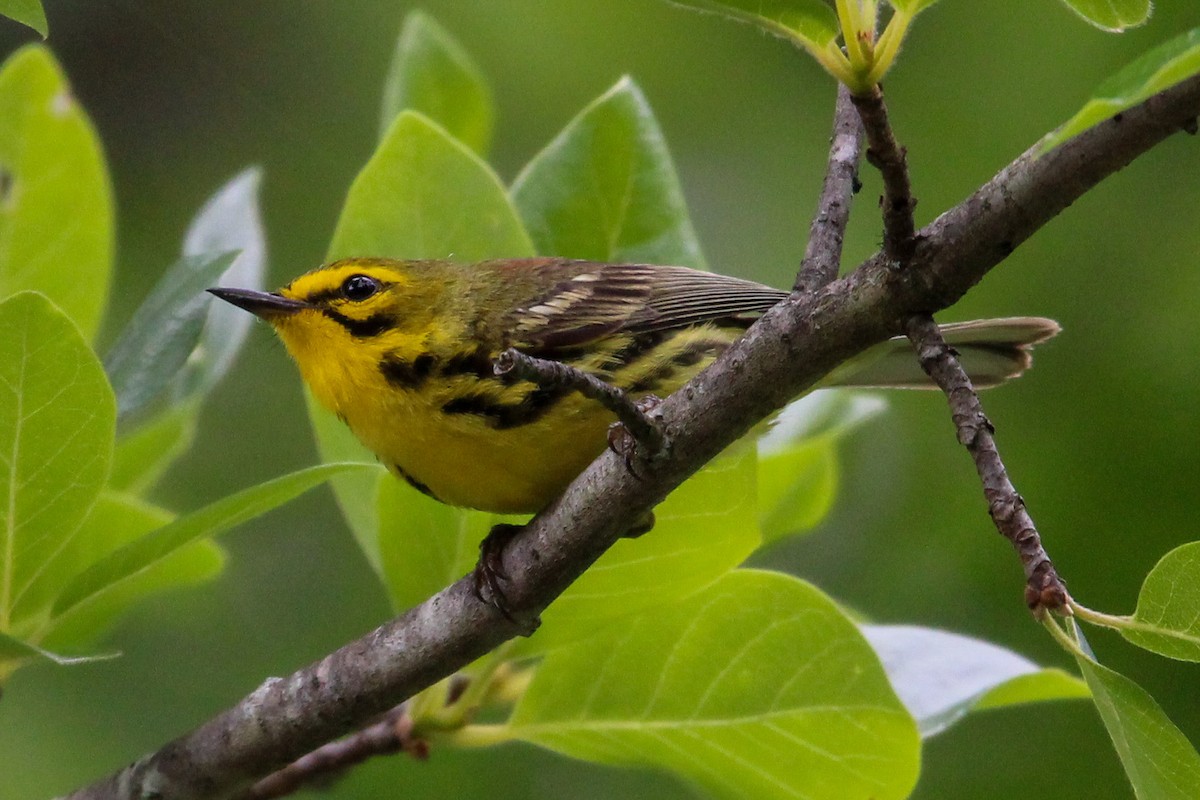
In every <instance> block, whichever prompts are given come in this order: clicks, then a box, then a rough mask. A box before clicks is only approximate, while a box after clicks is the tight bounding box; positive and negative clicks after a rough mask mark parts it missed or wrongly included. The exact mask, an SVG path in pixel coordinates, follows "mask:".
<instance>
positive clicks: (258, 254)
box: [172, 167, 267, 402]
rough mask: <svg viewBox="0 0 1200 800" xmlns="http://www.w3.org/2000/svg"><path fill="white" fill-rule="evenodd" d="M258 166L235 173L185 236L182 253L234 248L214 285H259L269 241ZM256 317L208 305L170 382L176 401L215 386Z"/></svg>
mask: <svg viewBox="0 0 1200 800" xmlns="http://www.w3.org/2000/svg"><path fill="white" fill-rule="evenodd" d="M261 183H262V170H261V169H259V168H258V167H250V168H249V169H246V170H243V171H242V172H240V173H238V175H237V176H235V177H234V178H233V179H232V180H230V181H229V182H228V183H226V184H225V185H224V186H222V187H221V188H220V189H218V190H217V192H216V193H215V194H214V195H213V196H212V197H210V198H209V199H208V202H206V203H205V204H204V207H203V208H201V209H200V212H199V213H198V214H197V215H196V217H195V219H193V220H192V224H191V226H190V227H189V228H188V232H187V235H186V236H185V237H184V240H183V255H185V256H192V257H197V258H199V257H203V256H212V255H213V254H214V253H229V252H236V253H237V256H236V257H235V258H234V259H233V263H232V264H230V265H229V268H228V269H226V270H225V272H224V273H222V274H221V276H220V278H218V279H217V280H216V281H215V282H214V284H215V285H220V286H233V287H236V288H238V289H260V290H261V289H262V288H263V279H264V277H265V275H266V269H267V240H266V234H265V233H264V232H263V223H262V214H261V213H260V212H259V209H258V190H259V185H260V184H261ZM253 321H254V318H253V317H252V316H251V315H250V314H247V313H246V312H245V311H243V310H241V309H240V308H237V307H235V306H233V305H230V304H229V303H209V304H208V316H207V318H206V319H205V321H204V331H203V333H201V334H200V341H199V343H198V344H197V345H196V347H195V348H194V349H193V350H192V352H191V353H190V354H189V356H188V359H187V362H186V364H185V365H184V367H183V369H182V370H181V371H180V372H179V374H178V375H177V376H176V377H175V379H174V380H173V382H172V394H173V395H174V397H175V399H176V402H180V401H182V400H184V399H187V398H192V397H199V396H203V395H205V394H207V393H208V392H209V390H211V389H212V387H213V386H215V385H216V384H217V382H218V381H219V380H221V378H222V377H224V375H225V373H226V372H227V371H228V370H229V367H230V366H231V365H232V364H233V359H234V358H235V357H236V356H237V353H238V350H240V349H241V347H242V343H243V342H244V341H245V340H246V334H247V333H249V331H250V326H251V324H253Z"/></svg>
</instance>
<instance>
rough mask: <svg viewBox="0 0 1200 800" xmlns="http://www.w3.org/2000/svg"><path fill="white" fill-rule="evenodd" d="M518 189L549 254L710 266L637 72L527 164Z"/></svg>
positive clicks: (532, 229) (517, 197) (526, 216)
mask: <svg viewBox="0 0 1200 800" xmlns="http://www.w3.org/2000/svg"><path fill="white" fill-rule="evenodd" d="M512 196H513V202H515V203H516V205H517V208H518V209H519V211H520V213H521V218H522V219H523V220H524V221H525V226H526V228H527V229H528V230H529V233H530V235H531V236H532V237H533V241H534V243H535V244H536V245H537V249H538V252H539V253H542V254H544V255H554V256H569V257H572V258H589V259H592V260H595V261H617V262H633V263H636V262H644V263H649V264H681V265H683V266H689V267H695V268H697V269H702V268H703V267H704V257H703V255H702V254H701V252H700V245H699V243H698V241H697V240H696V232H695V230H693V228H692V223H691V220H690V219H689V218H688V213H687V205H686V204H685V202H684V199H683V192H682V190H681V189H680V187H679V179H678V177H677V176H676V174H675V167H674V165H673V164H672V163H671V155H670V153H669V152H668V151H667V145H666V142H665V141H664V139H663V135H662V131H661V130H660V129H659V127H658V122H657V121H656V120H655V119H654V114H653V112H651V110H650V105H649V104H648V103H647V102H646V98H645V97H644V96H643V95H642V92H641V90H640V89H639V88H638V87H637V86H636V85H635V84H634V83H633V81H631V80H630V79H629V78H622V79H621V80H620V81H619V82H618V83H617V84H616V86H614V87H613V88H612V89H610V90H608V91H607V92H606V93H605V94H603V95H601V96H600V98H599V99H597V100H596V101H594V102H593V103H592V104H591V105H589V106H588V107H587V108H585V109H584V110H583V111H582V112H581V113H580V114H579V115H578V116H577V117H575V119H573V120H571V122H570V123H569V124H568V125H567V127H566V128H565V129H564V130H563V131H562V132H561V133H560V134H559V135H558V136H556V137H555V138H554V141H552V142H551V143H550V144H549V145H548V146H547V147H546V148H545V149H544V150H542V152H540V153H538V155H537V156H536V157H535V158H534V159H533V160H532V161H530V162H529V164H527V165H526V166H525V168H524V169H523V170H521V174H520V175H518V176H517V179H516V181H515V182H514V183H513V187H512Z"/></svg>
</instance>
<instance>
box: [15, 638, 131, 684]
mask: <svg viewBox="0 0 1200 800" xmlns="http://www.w3.org/2000/svg"><path fill="white" fill-rule="evenodd" d="M114 657H115V656H114V655H113V654H105V655H94V656H62V655H59V654H58V653H52V652H50V651H49V650H46V649H43V648H41V647H38V646H36V645H32V644H29V643H28V642H25V641H22V640H21V639H18V638H16V637H14V636H9V635H8V634H6V633H2V632H0V686H2V685H3V684H4V681H5V680H6V679H7V678H8V676H9V675H11V674H12V673H13V672H15V671H16V670H17V669H18V668H19V667H21V666H23V665H25V664H28V663H31V662H35V661H39V660H44V661H50V662H52V663H54V664H58V665H59V666H73V665H76V664H90V663H92V662H95V661H108V660H109V659H111V658H114Z"/></svg>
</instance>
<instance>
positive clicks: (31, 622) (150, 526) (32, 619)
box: [13, 491, 175, 648]
mask: <svg viewBox="0 0 1200 800" xmlns="http://www.w3.org/2000/svg"><path fill="white" fill-rule="evenodd" d="M174 516H175V515H174V514H172V513H171V512H169V511H167V510H166V509H163V508H159V507H158V506H155V505H153V504H151V503H148V502H146V501H144V500H141V499H138V498H136V497H132V496H130V495H123V494H118V493H116V492H111V491H104V492H101V493H100V496H99V497H98V498H97V499H96V503H95V504H94V505H93V506H92V510H91V513H90V514H88V516H87V519H85V520H84V521H83V523H82V524H81V525H80V526H79V532H78V533H77V534H76V535H75V536H74V537H72V538H71V541H70V542H68V543H67V544H66V545H65V546H64V547H63V548H62V549H61V550H59V551H58V552H57V553H56V554H55V555H54V557H53V558H52V559H50V560H49V561H47V563H46V564H45V566H44V568H43V569H42V570H41V572H40V573H39V575H38V578H37V580H35V581H34V582H33V584H32V585H31V586H30V587H29V590H28V591H26V592H25V594H24V595H23V597H22V598H21V602H20V603H18V604H17V606H16V608H15V609H14V613H13V616H14V619H16V620H18V621H19V622H22V621H23V623H24V624H23V625H18V627H19V628H20V630H21V632H22V633H25V634H27V635H28V636H29V637H30V638H32V639H35V640H36V641H38V642H41V641H42V638H43V635H44V633H45V629H46V625H47V623H48V621H49V619H50V607H51V606H52V605H53V603H54V600H55V598H56V597H57V596H58V594H59V593H60V592H61V591H62V590H63V587H64V586H66V585H67V583H69V582H70V581H71V580H72V579H73V578H75V577H76V576H78V575H79V574H80V573H82V572H83V571H84V570H86V569H87V568H88V567H90V566H92V565H93V564H95V563H96V562H97V561H99V560H101V559H102V558H104V557H105V556H108V555H110V554H111V553H113V552H114V551H116V550H118V549H120V548H121V547H123V546H124V545H126V544H128V543H129V542H131V541H134V540H135V539H138V538H139V537H141V536H143V535H144V534H146V533H149V532H150V531H152V530H154V529H155V528H159V527H161V526H163V525H165V524H167V523H168V522H170V521H171V520H172V519H173V518H174ZM80 644H82V643H80ZM69 646H70V647H72V648H74V647H77V646H79V645H78V644H76V643H70V645H69Z"/></svg>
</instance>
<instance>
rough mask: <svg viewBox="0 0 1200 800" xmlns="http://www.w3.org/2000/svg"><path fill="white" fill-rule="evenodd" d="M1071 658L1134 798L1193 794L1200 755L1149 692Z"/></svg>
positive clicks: (1190, 798)
mask: <svg viewBox="0 0 1200 800" xmlns="http://www.w3.org/2000/svg"><path fill="white" fill-rule="evenodd" d="M1076 660H1077V661H1078V662H1079V668H1080V670H1081V671H1082V672H1083V677H1084V680H1086V681H1087V684H1088V687H1089V688H1090V689H1091V690H1092V698H1093V699H1094V701H1095V703H1096V708H1097V709H1098V710H1099V711H1100V718H1101V719H1103V720H1104V727H1105V728H1107V729H1108V735H1109V736H1110V737H1112V740H1113V745H1114V746H1115V747H1116V750H1117V755H1118V756H1120V758H1121V764H1122V765H1123V766H1124V767H1125V774H1126V775H1127V776H1128V777H1129V782H1130V783H1131V784H1133V791H1134V793H1135V794H1136V795H1137V796H1138V798H1139V800H1194V798H1195V797H1196V787H1197V786H1200V756H1198V755H1197V754H1196V749H1195V748H1194V747H1192V745H1191V743H1190V742H1188V740H1187V738H1186V737H1184V735H1183V734H1182V733H1180V731H1179V729H1178V728H1176V727H1175V725H1174V724H1173V723H1172V722H1171V720H1170V719H1168V718H1167V715H1166V714H1164V713H1163V710H1162V709H1161V708H1159V706H1158V703H1156V702H1154V698H1153V697H1151V696H1150V695H1148V694H1147V693H1146V691H1145V690H1144V689H1142V687H1140V686H1138V685H1137V684H1136V683H1134V682H1133V681H1131V680H1129V678H1126V677H1125V676H1124V675H1121V674H1120V673H1118V672H1113V671H1112V670H1111V669H1108V668H1107V667H1105V666H1102V665H1101V664H1098V663H1096V662H1095V661H1092V660H1091V659H1089V658H1085V657H1083V656H1080V657H1078V658H1077V659H1076Z"/></svg>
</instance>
